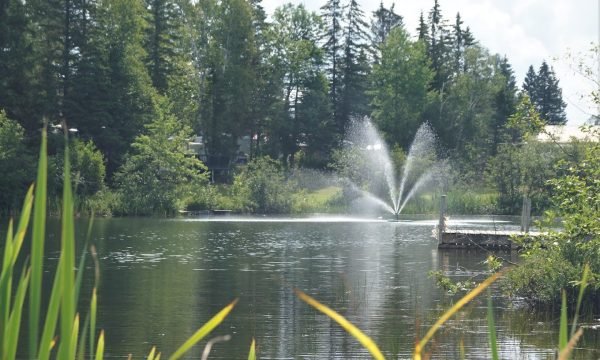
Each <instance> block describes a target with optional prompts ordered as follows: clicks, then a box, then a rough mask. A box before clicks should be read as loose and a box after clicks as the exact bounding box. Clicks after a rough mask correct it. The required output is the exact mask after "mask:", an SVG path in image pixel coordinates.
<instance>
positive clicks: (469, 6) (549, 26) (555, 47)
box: [263, 0, 600, 125]
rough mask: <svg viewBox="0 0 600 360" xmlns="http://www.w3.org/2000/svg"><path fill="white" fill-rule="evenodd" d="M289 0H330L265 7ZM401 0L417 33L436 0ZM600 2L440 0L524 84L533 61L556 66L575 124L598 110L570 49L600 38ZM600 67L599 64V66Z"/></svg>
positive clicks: (368, 4) (366, 7)
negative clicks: (589, 98) (503, 57)
mask: <svg viewBox="0 0 600 360" xmlns="http://www.w3.org/2000/svg"><path fill="white" fill-rule="evenodd" d="M379 1H380V0H375V1H373V0H358V2H359V3H360V4H361V6H362V9H363V11H364V12H365V14H367V15H369V16H370V14H371V13H372V11H373V10H375V9H376V8H377V7H378V6H379ZM287 2H292V3H295V4H298V3H302V4H304V5H305V6H306V7H307V8H308V9H309V10H314V11H318V10H319V7H320V6H322V5H323V4H324V3H325V0H291V1H286V0H263V6H264V7H265V10H266V11H267V12H268V13H269V14H271V13H272V12H273V10H274V9H275V8H276V7H278V6H280V5H282V4H285V3H287ZM394 2H395V4H396V5H395V8H394V9H395V11H396V13H398V14H400V15H402V16H403V17H404V24H405V26H406V29H407V30H408V31H409V32H410V33H411V34H413V35H415V29H416V27H417V22H418V19H419V13H420V11H421V10H423V12H424V14H427V13H428V12H429V10H430V9H431V7H432V6H433V0H420V1H414V0H412V1H410V0H397V1H392V0H384V1H383V3H384V5H385V6H386V7H389V6H390V5H391V4H392V3H394ZM599 2H600V0H439V3H440V7H441V10H442V15H443V16H444V18H445V19H447V20H450V21H453V20H454V18H455V16H456V13H457V12H460V14H461V17H462V19H463V21H464V24H465V26H469V27H470V28H471V31H472V33H473V35H474V36H475V38H476V39H477V40H478V41H479V42H480V43H481V44H482V45H483V46H485V47H486V48H488V49H489V50H490V52H492V53H499V54H501V55H506V56H507V57H508V59H509V61H510V63H511V64H512V66H513V69H514V71H515V77H516V78H517V81H518V83H519V86H520V84H521V83H522V81H523V78H524V77H525V73H526V72H527V68H528V67H529V65H533V66H534V67H535V69H536V71H537V69H538V68H539V66H540V64H541V63H542V61H543V60H546V61H547V62H548V63H549V64H550V65H552V66H553V67H554V71H555V72H556V75H557V76H558V78H559V81H560V86H561V88H562V90H563V99H564V100H565V102H566V103H567V118H568V119H569V124H572V125H579V124H582V123H583V122H585V121H586V120H587V119H588V118H589V117H590V115H591V114H592V113H595V111H594V108H593V107H592V105H591V104H590V102H589V101H586V100H585V99H582V97H585V96H586V94H589V93H590V91H591V89H592V86H593V84H592V83H591V82H590V81H588V80H586V79H584V78H582V77H580V76H578V75H576V74H574V72H573V71H572V70H571V66H570V65H569V61H567V60H565V56H566V55H567V54H568V53H569V52H570V53H579V52H584V53H585V52H587V50H589V49H590V48H591V46H592V45H591V44H592V42H593V43H598V39H599V36H600V28H599V14H600V9H599V8H598V3H599ZM594 67H595V68H597V64H596V65H594Z"/></svg>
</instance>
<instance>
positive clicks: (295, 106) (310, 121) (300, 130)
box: [271, 4, 332, 166]
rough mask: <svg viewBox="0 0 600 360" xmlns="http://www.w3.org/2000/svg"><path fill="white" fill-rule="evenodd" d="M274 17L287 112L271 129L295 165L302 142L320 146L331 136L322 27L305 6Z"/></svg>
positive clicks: (280, 10)
mask: <svg viewBox="0 0 600 360" xmlns="http://www.w3.org/2000/svg"><path fill="white" fill-rule="evenodd" d="M273 18H274V23H273V28H272V32H273V42H274V44H275V48H274V50H275V51H276V52H277V53H278V55H279V56H277V58H278V59H279V60H280V61H281V63H279V64H278V66H277V67H276V68H277V69H280V70H281V71H282V72H281V76H282V84H283V94H284V99H283V108H284V111H283V113H282V114H281V116H280V118H279V119H280V121H278V122H277V123H274V124H273V125H274V126H273V128H272V130H273V131H274V134H276V139H277V142H278V146H277V147H278V150H279V151H280V153H282V154H283V156H284V158H285V159H289V165H291V166H294V162H295V154H296V152H297V151H298V150H299V148H300V144H301V143H306V144H309V145H311V146H314V145H315V144H317V143H318V141H316V140H315V139H317V138H319V137H320V139H321V140H323V139H328V138H329V139H330V138H331V137H332V131H331V130H329V127H330V124H331V121H330V120H329V119H330V111H329V110H330V107H329V101H328V100H327V98H326V94H327V90H328V88H327V84H326V82H325V81H324V80H325V75H324V73H323V72H322V63H323V53H322V51H321V49H319V46H318V44H317V42H318V39H319V37H320V35H321V32H322V30H323V24H322V22H321V20H320V18H319V17H318V15H317V14H315V13H311V12H308V11H307V10H306V9H305V8H304V6H302V5H298V6H294V5H291V4H287V5H284V6H282V7H280V8H278V9H277V10H276V11H275V14H274V15H273ZM282 55H285V56H282ZM319 130H322V132H321V133H319ZM331 144H332V141H331V140H328V141H324V142H323V143H321V144H320V146H321V147H322V148H321V149H320V150H323V148H325V149H327V147H328V146H330V145H331ZM273 145H275V144H272V145H271V146H273ZM273 150H276V149H273V148H272V149H271V151H272V152H273V153H274V154H275V153H276V152H275V151H273ZM308 151H309V152H316V151H317V150H316V149H315V148H311V149H309V150H308Z"/></svg>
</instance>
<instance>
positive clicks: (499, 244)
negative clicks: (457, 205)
mask: <svg viewBox="0 0 600 360" xmlns="http://www.w3.org/2000/svg"><path fill="white" fill-rule="evenodd" d="M530 214H531V202H530V201H529V200H527V199H524V200H523V214H522V215H521V231H498V230H473V229H470V230H467V229H448V228H447V226H446V195H442V197H441V202H440V220H439V223H438V225H437V229H436V230H437V234H436V237H437V240H438V249H475V248H483V249H503V250H514V249H518V248H519V247H520V246H519V245H518V244H515V243H514V242H513V241H511V237H512V236H515V235H528V236H539V235H540V234H541V233H539V232H530V231H529V223H530V221H531V216H530Z"/></svg>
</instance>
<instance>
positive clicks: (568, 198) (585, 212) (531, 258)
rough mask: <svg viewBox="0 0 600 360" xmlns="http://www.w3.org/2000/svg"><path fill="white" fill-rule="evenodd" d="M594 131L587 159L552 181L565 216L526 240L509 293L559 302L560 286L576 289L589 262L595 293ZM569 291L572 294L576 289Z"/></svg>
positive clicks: (599, 194)
mask: <svg viewBox="0 0 600 360" xmlns="http://www.w3.org/2000/svg"><path fill="white" fill-rule="evenodd" d="M592 135H593V137H594V139H595V141H594V142H590V143H588V144H587V146H586V148H585V152H584V156H583V159H581V161H579V162H576V163H572V164H570V166H569V167H568V169H567V170H566V173H565V174H564V175H562V176H560V177H557V178H555V179H552V180H551V181H549V185H550V186H551V187H552V189H553V190H554V192H553V196H552V203H553V205H554V207H555V209H556V212H555V213H553V214H555V215H556V216H559V217H560V218H561V219H562V230H560V231H556V230H553V229H547V232H546V233H543V234H542V235H541V236H539V237H536V238H534V239H529V240H528V241H527V242H525V243H524V244H525V246H526V252H525V254H524V256H525V260H524V264H523V266H521V267H519V268H517V269H516V270H515V271H513V272H511V273H510V274H509V277H508V281H507V285H506V288H507V289H508V291H509V293H511V294H514V295H517V296H524V297H526V298H527V299H531V300H536V301H540V302H546V303H548V302H558V299H559V296H560V293H559V291H558V289H561V288H564V289H572V288H573V284H576V283H577V279H578V278H579V276H580V275H581V273H582V270H583V267H584V264H586V263H587V264H589V266H590V271H591V275H590V285H591V287H592V292H591V294H597V292H598V290H599V289H600V282H598V274H600V260H599V259H600V256H599V255H600V253H599V252H598V251H599V249H600V221H599V218H598V214H600V142H598V140H600V132H599V131H598V130H594V131H593V133H592ZM532 269H536V270H535V271H533V270H532ZM568 294H569V295H570V296H573V292H572V291H569V292H568Z"/></svg>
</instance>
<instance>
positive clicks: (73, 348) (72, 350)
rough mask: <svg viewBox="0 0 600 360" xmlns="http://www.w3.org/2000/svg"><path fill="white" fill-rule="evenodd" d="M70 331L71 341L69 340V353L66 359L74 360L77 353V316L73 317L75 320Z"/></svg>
mask: <svg viewBox="0 0 600 360" xmlns="http://www.w3.org/2000/svg"><path fill="white" fill-rule="evenodd" d="M71 328H72V331H71V339H70V345H71V347H70V348H69V352H68V356H69V357H68V358H67V359H75V354H76V351H77V340H78V336H79V314H76V315H75V319H74V320H73V326H71Z"/></svg>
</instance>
